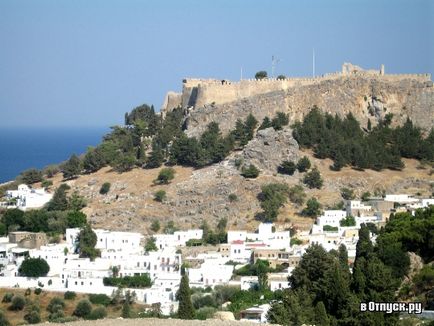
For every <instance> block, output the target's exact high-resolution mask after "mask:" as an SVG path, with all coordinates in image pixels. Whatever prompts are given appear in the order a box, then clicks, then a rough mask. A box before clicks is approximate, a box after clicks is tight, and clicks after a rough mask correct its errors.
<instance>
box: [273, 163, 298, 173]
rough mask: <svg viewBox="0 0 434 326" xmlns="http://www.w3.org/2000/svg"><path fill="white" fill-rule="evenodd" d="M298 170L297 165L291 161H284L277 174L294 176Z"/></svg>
mask: <svg viewBox="0 0 434 326" xmlns="http://www.w3.org/2000/svg"><path fill="white" fill-rule="evenodd" d="M295 170H296V165H295V163H294V162H291V161H283V162H282V163H281V164H280V165H279V166H278V167H277V172H278V173H280V174H288V175H293V174H294V172H295Z"/></svg>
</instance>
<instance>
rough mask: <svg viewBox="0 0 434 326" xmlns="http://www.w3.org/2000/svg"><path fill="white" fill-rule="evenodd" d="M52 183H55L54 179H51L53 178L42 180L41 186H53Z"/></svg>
mask: <svg viewBox="0 0 434 326" xmlns="http://www.w3.org/2000/svg"><path fill="white" fill-rule="evenodd" d="M52 185H53V181H51V180H42V182H41V186H42V187H43V188H48V187H51V186H52Z"/></svg>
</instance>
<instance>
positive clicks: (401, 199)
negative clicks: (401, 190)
mask: <svg viewBox="0 0 434 326" xmlns="http://www.w3.org/2000/svg"><path fill="white" fill-rule="evenodd" d="M384 201H390V202H393V203H398V204H411V203H415V202H418V201H419V199H417V198H414V197H412V196H410V195H405V194H399V195H386V197H384Z"/></svg>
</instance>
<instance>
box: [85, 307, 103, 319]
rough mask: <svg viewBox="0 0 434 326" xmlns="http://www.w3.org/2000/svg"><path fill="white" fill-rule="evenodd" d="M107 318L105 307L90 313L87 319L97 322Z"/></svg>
mask: <svg viewBox="0 0 434 326" xmlns="http://www.w3.org/2000/svg"><path fill="white" fill-rule="evenodd" d="M105 317H107V310H106V309H105V308H104V307H98V308H95V309H93V310H92V311H91V312H90V314H89V315H88V316H87V319H90V320H97V319H104V318H105Z"/></svg>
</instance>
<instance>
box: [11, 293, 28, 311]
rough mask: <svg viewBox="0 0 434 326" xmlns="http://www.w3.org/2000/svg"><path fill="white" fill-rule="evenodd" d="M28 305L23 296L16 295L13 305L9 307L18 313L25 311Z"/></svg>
mask: <svg viewBox="0 0 434 326" xmlns="http://www.w3.org/2000/svg"><path fill="white" fill-rule="evenodd" d="M25 305H26V300H25V299H24V297H23V296H21V295H16V296H14V297H13V299H12V303H11V305H10V306H9V310H13V311H18V310H23V309H24V306H25Z"/></svg>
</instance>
